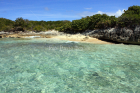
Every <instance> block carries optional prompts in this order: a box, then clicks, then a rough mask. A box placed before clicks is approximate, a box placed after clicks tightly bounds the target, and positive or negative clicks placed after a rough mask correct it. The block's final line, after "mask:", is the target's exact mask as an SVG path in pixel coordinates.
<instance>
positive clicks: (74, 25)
mask: <svg viewBox="0 0 140 93" xmlns="http://www.w3.org/2000/svg"><path fill="white" fill-rule="evenodd" d="M116 22H117V18H116V17H115V16H108V15H106V14H102V15H101V14H96V15H93V16H90V17H89V16H87V17H85V18H82V19H80V20H73V21H72V22H70V23H67V24H65V25H63V26H61V27H59V28H57V30H59V31H64V32H66V31H71V32H72V31H73V32H74V33H76V32H83V31H85V30H87V29H104V28H108V27H114V26H115V25H116ZM73 32H72V33H73Z"/></svg>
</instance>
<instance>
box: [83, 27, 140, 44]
mask: <svg viewBox="0 0 140 93" xmlns="http://www.w3.org/2000/svg"><path fill="white" fill-rule="evenodd" d="M84 34H86V35H89V36H91V37H94V38H98V39H108V40H113V41H117V42H122V43H132V44H140V26H136V27H135V29H131V28H128V27H124V28H109V29H98V30H93V31H87V32H86V33H84Z"/></svg>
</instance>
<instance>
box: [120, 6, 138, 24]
mask: <svg viewBox="0 0 140 93" xmlns="http://www.w3.org/2000/svg"><path fill="white" fill-rule="evenodd" d="M118 25H119V26H120V27H126V26H129V27H134V26H135V25H140V6H131V7H129V8H128V10H127V11H124V13H123V14H122V15H121V16H120V17H119V18H118Z"/></svg>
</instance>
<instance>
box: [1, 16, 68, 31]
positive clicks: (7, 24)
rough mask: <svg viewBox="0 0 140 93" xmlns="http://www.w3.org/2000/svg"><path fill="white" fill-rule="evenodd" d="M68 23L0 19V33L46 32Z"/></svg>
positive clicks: (64, 21) (65, 21)
mask: <svg viewBox="0 0 140 93" xmlns="http://www.w3.org/2000/svg"><path fill="white" fill-rule="evenodd" d="M69 22H70V21H67V20H63V21H47V22H46V21H31V20H28V19H23V18H22V17H20V18H17V19H16V20H15V21H12V20H9V19H5V18H0V31H19V30H20V31H33V30H34V31H47V30H52V29H55V28H56V27H60V26H63V25H64V24H66V23H69Z"/></svg>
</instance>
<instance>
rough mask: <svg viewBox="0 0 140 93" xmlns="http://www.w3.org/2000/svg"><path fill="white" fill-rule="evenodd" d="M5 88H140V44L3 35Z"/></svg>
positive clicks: (40, 91)
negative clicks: (93, 42)
mask: <svg viewBox="0 0 140 93" xmlns="http://www.w3.org/2000/svg"><path fill="white" fill-rule="evenodd" d="M0 93H140V46H138V45H123V44H112V45H110V44H88V43H78V42H70V41H61V40H56V39H8V38H7V39H0Z"/></svg>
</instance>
